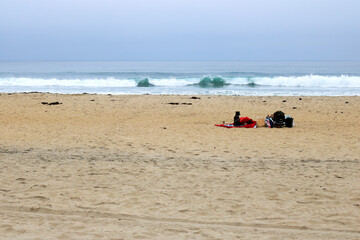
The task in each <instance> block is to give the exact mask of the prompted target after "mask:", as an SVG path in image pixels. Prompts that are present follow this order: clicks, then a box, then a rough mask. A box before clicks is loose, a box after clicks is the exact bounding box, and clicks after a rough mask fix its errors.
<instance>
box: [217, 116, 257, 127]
mask: <svg viewBox="0 0 360 240" xmlns="http://www.w3.org/2000/svg"><path fill="white" fill-rule="evenodd" d="M215 126H217V127H225V128H256V121H254V120H252V119H251V118H248V117H241V118H240V126H239V127H235V126H234V124H233V123H225V124H215Z"/></svg>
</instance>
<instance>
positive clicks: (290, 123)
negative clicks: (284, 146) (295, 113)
mask: <svg viewBox="0 0 360 240" xmlns="http://www.w3.org/2000/svg"><path fill="white" fill-rule="evenodd" d="M293 122H294V119H293V118H291V117H288V118H285V127H288V128H291V127H292V126H293Z"/></svg>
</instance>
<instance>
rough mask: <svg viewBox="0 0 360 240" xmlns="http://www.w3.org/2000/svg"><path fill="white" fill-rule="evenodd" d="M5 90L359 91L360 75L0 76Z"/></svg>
mask: <svg viewBox="0 0 360 240" xmlns="http://www.w3.org/2000/svg"><path fill="white" fill-rule="evenodd" d="M0 86H1V87H2V89H6V88H7V87H11V88H16V87H32V88H34V87H49V86H51V87H85V88H102V87H103V88H105V87H106V88H128V87H153V86H157V87H169V88H174V87H186V86H191V87H199V88H224V87H226V88H231V86H243V87H261V86H272V87H317V88H360V76H349V75H341V76H321V75H303V76H271V77H264V76H259V77H256V76H255V77H246V76H241V77H233V76H232V77H226V76H215V77H212V76H205V77H194V76H185V77H171V76H169V77H159V78H150V77H143V78H115V77H104V78H80V77H79V78H69V79H58V78H32V77H0Z"/></svg>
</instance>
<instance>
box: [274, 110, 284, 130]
mask: <svg viewBox="0 0 360 240" xmlns="http://www.w3.org/2000/svg"><path fill="white" fill-rule="evenodd" d="M284 121H285V114H284V113H283V112H282V111H277V112H275V113H274V123H275V124H274V125H275V127H278V128H281V127H283V126H284Z"/></svg>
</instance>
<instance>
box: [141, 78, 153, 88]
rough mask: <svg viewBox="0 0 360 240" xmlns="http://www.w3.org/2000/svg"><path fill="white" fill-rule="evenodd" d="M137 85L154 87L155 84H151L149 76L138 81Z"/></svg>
mask: <svg viewBox="0 0 360 240" xmlns="http://www.w3.org/2000/svg"><path fill="white" fill-rule="evenodd" d="M137 86H138V87H153V86H155V85H154V84H151V83H150V82H149V79H148V78H144V79H143V80H141V81H139V82H138V83H137Z"/></svg>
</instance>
